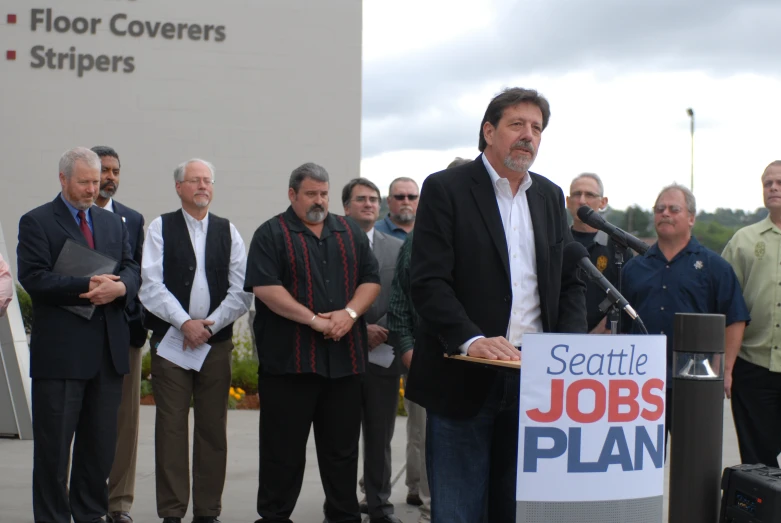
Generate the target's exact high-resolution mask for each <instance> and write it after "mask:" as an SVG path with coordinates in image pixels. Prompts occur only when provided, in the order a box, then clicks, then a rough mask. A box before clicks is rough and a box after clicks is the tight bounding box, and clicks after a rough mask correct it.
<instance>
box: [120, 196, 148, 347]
mask: <svg viewBox="0 0 781 523" xmlns="http://www.w3.org/2000/svg"><path fill="white" fill-rule="evenodd" d="M113 204H114V214H118V215H119V216H120V217H121V218H122V221H123V222H124V224H125V227H126V228H127V232H128V235H129V238H130V252H132V253H133V260H135V262H136V263H137V264H138V266H139V267H140V266H141V256H142V254H143V253H144V217H143V216H142V215H141V213H139V212H137V211H134V210H133V209H131V208H130V207H128V206H126V205H122V204H121V203H119V202H118V201H116V200H113ZM127 317H128V321H129V322H130V345H131V347H141V346H143V345H144V343H145V342H146V334H147V332H146V329H145V328H144V324H143V320H144V307H143V306H142V305H141V300H139V299H138V296H136V297H135V298H134V299H133V300H132V301H130V302H128V304H127Z"/></svg>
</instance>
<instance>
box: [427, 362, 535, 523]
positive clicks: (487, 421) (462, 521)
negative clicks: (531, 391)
mask: <svg viewBox="0 0 781 523" xmlns="http://www.w3.org/2000/svg"><path fill="white" fill-rule="evenodd" d="M464 386H469V384H468V383H465V384H464ZM519 392H520V375H519V374H513V373H510V372H505V371H501V372H498V373H497V376H496V379H495V380H494V383H493V386H492V388H491V391H490V393H489V394H488V397H487V398H486V401H485V403H484V404H483V406H482V408H481V409H480V411H479V412H478V413H477V415H476V416H474V417H472V418H468V419H455V418H449V417H446V416H441V415H438V414H436V413H434V412H428V424H427V427H426V467H427V472H428V480H429V488H430V490H431V521H432V523H478V522H490V523H515V512H516V501H515V480H516V469H517V465H518V394H519Z"/></svg>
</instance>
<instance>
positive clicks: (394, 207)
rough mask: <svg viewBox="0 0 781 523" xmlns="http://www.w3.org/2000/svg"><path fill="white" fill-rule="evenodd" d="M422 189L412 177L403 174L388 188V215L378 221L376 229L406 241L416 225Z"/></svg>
mask: <svg viewBox="0 0 781 523" xmlns="http://www.w3.org/2000/svg"><path fill="white" fill-rule="evenodd" d="M419 195H420V189H418V184H417V183H416V182H415V180H413V179H412V178H407V177H405V176H401V177H399V178H396V179H395V180H393V181H392V182H391V184H390V188H389V189H388V215H387V216H386V217H385V218H383V219H382V220H380V221H378V222H377V224H376V225H375V226H374V229H375V230H377V231H380V232H381V233H383V234H390V235H391V236H393V237H394V238H398V239H399V240H402V241H404V239H405V238H406V237H407V234H409V233H410V232H412V228H413V227H414V226H415V214H416V213H417V212H418V196H419Z"/></svg>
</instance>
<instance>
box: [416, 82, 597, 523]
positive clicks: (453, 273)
mask: <svg viewBox="0 0 781 523" xmlns="http://www.w3.org/2000/svg"><path fill="white" fill-rule="evenodd" d="M549 117H550V106H549V105H548V101H547V100H546V99H545V98H543V97H542V96H541V95H539V94H538V93H537V92H536V91H533V90H529V89H521V88H513V89H507V90H505V91H503V92H502V93H500V94H499V95H498V96H496V97H495V98H494V99H493V100H492V101H491V103H490V104H489V105H488V108H487V109H486V112H485V116H484V117H483V122H482V124H481V127H480V142H479V149H480V151H482V153H483V154H482V155H480V156H478V157H477V159H475V160H474V161H473V162H470V163H468V164H466V165H463V166H460V167H456V168H453V169H449V170H446V171H442V172H439V173H436V174H432V175H431V176H429V177H428V178H427V179H426V182H425V183H424V185H423V190H422V193H421V200H420V205H419V207H418V214H417V217H416V225H415V237H414V240H413V246H412V261H411V266H410V270H411V286H412V298H413V302H414V305H415V309H416V310H417V312H418V313H419V314H420V316H421V320H422V321H421V326H420V335H419V336H417V337H416V342H415V344H416V346H415V351H414V353H413V363H412V365H411V367H410V374H409V381H408V384H407V395H408V397H409V399H411V400H412V401H414V402H416V403H419V404H420V405H423V406H424V407H425V408H426V410H427V413H428V427H427V437H426V453H427V465H428V478H429V483H430V490H431V510H432V513H431V515H432V518H431V519H432V522H434V523H437V522H440V523H445V522H447V523H459V522H463V523H475V522H477V521H490V522H491V523H503V522H514V521H515V506H516V504H515V480H516V465H517V461H518V460H517V455H518V394H519V388H520V387H519V379H520V378H519V374H518V373H515V372H514V371H509V372H499V371H497V370H494V367H492V366H488V365H479V364H474V363H469V362H463V361H458V360H453V359H447V358H445V357H444V356H445V355H458V354H465V355H468V356H474V357H478V358H485V359H487V360H516V361H517V360H519V359H520V356H521V353H520V352H519V349H520V347H521V345H522V343H523V335H524V334H525V333H529V332H581V333H585V332H586V303H585V286H584V284H583V283H582V282H581V281H580V280H578V279H577V277H576V276H575V272H576V271H574V270H571V271H567V273H566V274H565V273H563V271H562V252H563V249H564V245H565V244H566V243H568V242H570V241H572V238H571V235H570V233H569V228H568V226H567V217H566V210H565V208H564V195H563V193H562V191H561V188H559V187H558V186H557V185H555V184H553V183H552V182H551V181H549V180H548V179H546V178H544V177H542V176H540V175H537V174H534V173H531V172H529V168H530V167H531V165H532V163H533V162H534V159H535V157H536V156H537V150H538V148H539V145H540V139H541V136H542V131H543V130H544V129H545V127H546V126H547V124H548V119H549Z"/></svg>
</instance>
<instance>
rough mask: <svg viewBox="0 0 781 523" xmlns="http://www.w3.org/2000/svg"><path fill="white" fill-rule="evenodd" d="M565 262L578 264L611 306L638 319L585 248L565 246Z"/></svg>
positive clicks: (571, 244)
mask: <svg viewBox="0 0 781 523" xmlns="http://www.w3.org/2000/svg"><path fill="white" fill-rule="evenodd" d="M582 208H583V207H581V209H582ZM589 210H591V209H589ZM564 260H565V261H564V263H565V264H566V265H568V266H569V265H571V264H573V262H574V263H576V264H577V265H578V267H580V268H581V269H583V270H584V271H585V272H586V275H588V279H589V280H591V281H593V282H594V283H596V284H597V285H598V286H599V288H600V289H602V290H603V291H605V294H606V295H607V298H606V299H607V300H609V302H610V303H611V304H616V305H618V308H619V309H623V310H624V311H625V312H626V313H627V314H628V315H629V317H630V318H632V319H633V320H636V319H637V313H636V312H635V310H634V309H633V308H632V306H631V305H629V302H628V301H626V298H624V297H623V296H621V293H619V292H618V289H616V288H615V287H614V286H613V284H612V283H610V282H609V281H608V280H607V278H605V276H604V275H603V274H602V273H601V272H599V269H597V268H596V267H594V264H593V263H591V260H590V259H589V257H588V251H587V250H586V248H585V247H583V246H582V245H581V244H580V243H578V242H576V241H572V242H569V243H568V244H567V245H565V246H564ZM600 308H601V307H600Z"/></svg>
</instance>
